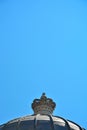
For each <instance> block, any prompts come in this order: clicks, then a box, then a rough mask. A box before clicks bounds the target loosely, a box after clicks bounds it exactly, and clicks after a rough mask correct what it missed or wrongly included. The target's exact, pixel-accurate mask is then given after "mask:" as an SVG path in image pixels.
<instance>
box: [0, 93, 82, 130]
mask: <svg viewBox="0 0 87 130" xmlns="http://www.w3.org/2000/svg"><path fill="white" fill-rule="evenodd" d="M55 107H56V103H55V102H53V100H52V99H51V98H47V97H46V95H45V93H43V94H42V96H41V98H40V99H35V100H34V101H33V103H32V109H33V110H34V114H33V115H28V116H25V117H20V118H17V119H14V120H11V121H9V122H7V123H6V124H3V125H1V126H0V130H83V128H81V126H79V125H78V124H76V123H74V122H72V121H69V120H66V119H64V118H62V117H59V116H53V115H52V113H53V110H54V109H55Z"/></svg>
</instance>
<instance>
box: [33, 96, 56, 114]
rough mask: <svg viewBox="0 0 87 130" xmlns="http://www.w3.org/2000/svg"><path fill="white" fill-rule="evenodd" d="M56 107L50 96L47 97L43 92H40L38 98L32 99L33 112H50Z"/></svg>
mask: <svg viewBox="0 0 87 130" xmlns="http://www.w3.org/2000/svg"><path fill="white" fill-rule="evenodd" d="M55 107H56V103H55V102H53V100H52V99H51V98H47V97H46V95H45V93H43V94H42V96H41V98H40V99H34V101H33V103H32V109H33V110H34V114H52V112H53V110H54V109H55Z"/></svg>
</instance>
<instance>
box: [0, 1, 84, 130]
mask: <svg viewBox="0 0 87 130" xmlns="http://www.w3.org/2000/svg"><path fill="white" fill-rule="evenodd" d="M42 92H45V93H46V95H47V96H48V97H51V98H53V100H54V101H55V102H56V104H57V107H56V109H55V111H54V115H58V116H62V117H64V118H65V119H69V120H72V121H74V122H76V123H78V124H79V125H81V126H82V127H84V128H86V129H87V1H86V0H0V124H2V123H5V122H7V121H9V120H11V119H14V118H17V117H21V116H25V115H28V114H29V115H30V114H32V113H33V111H32V109H31V103H32V101H33V99H34V98H39V97H40V96H41V94H42Z"/></svg>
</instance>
